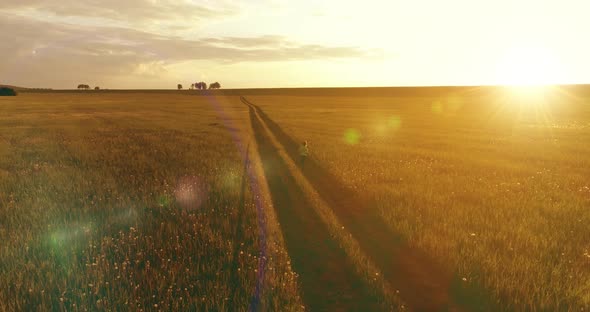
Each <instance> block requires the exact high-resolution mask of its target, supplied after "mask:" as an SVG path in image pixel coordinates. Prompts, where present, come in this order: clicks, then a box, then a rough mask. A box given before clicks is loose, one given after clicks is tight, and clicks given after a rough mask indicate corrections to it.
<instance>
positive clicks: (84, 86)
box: [78, 84, 90, 90]
mask: <svg viewBox="0 0 590 312" xmlns="http://www.w3.org/2000/svg"><path fill="white" fill-rule="evenodd" d="M80 89H84V90H88V89H90V86H89V85H87V84H79V85H78V90H80Z"/></svg>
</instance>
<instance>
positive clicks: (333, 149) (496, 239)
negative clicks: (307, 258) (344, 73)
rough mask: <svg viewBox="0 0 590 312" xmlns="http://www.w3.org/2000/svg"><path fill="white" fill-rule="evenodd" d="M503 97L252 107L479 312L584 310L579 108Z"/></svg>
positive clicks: (583, 103) (589, 261) (277, 100)
mask: <svg viewBox="0 0 590 312" xmlns="http://www.w3.org/2000/svg"><path fill="white" fill-rule="evenodd" d="M501 92H502V91H498V90H486V89H482V90H476V91H475V92H471V93H454V94H447V95H445V96H440V95H428V96H420V94H419V93H418V94H416V95H415V96H411V95H405V96H402V97H397V98H396V97H370V96H356V97H351V96H347V97H338V96H327V97H317V96H314V97H306V96H301V95H299V96H298V95H296V94H291V95H290V96H262V95H257V96H251V97H249V100H251V101H252V102H254V103H256V104H257V105H259V106H260V107H261V109H262V110H264V111H265V112H266V113H267V114H268V115H269V116H270V118H271V119H272V120H274V121H275V122H276V123H277V124H279V125H280V126H281V127H282V128H283V129H284V130H285V131H286V132H287V133H288V134H289V135H291V136H293V137H294V138H296V139H297V140H298V141H302V140H304V139H305V140H308V141H309V142H310V145H311V151H312V153H313V157H315V158H316V159H317V160H318V161H319V162H320V163H322V164H324V165H325V166H326V167H327V168H328V170H329V171H330V172H332V173H333V174H335V175H336V176H338V177H339V179H340V180H341V181H342V182H343V183H344V184H346V185H347V186H348V187H349V188H350V189H351V190H356V191H357V192H362V193H364V196H365V199H366V200H367V201H371V202H374V203H375V212H376V213H378V214H379V215H380V216H381V217H382V218H383V220H385V221H386V223H387V224H388V225H389V227H390V228H391V229H392V231H394V232H396V233H399V234H400V235H401V236H403V237H404V238H405V240H407V241H408V243H409V244H410V245H411V246H414V247H416V248H419V249H421V250H424V251H425V252H427V253H428V254H429V255H431V256H432V257H433V258H435V259H437V260H438V261H439V262H441V263H442V264H443V265H444V266H445V267H446V268H447V269H448V270H449V271H450V272H454V275H455V276H456V280H458V281H460V282H459V285H455V288H457V289H461V290H462V291H461V292H462V293H464V294H469V293H470V292H471V293H472V295H471V296H472V297H474V296H475V294H476V293H477V292H478V291H479V292H482V293H485V294H486V297H489V299H488V300H489V301H488V306H487V308H486V306H481V307H479V308H480V309H482V310H491V309H493V308H492V307H494V306H495V305H496V304H497V305H498V307H499V308H501V309H508V310H511V309H516V310H522V309H527V310H539V309H540V310H580V309H581V308H585V307H588V306H590V297H589V296H588V294H589V293H590V284H589V282H588V281H590V275H589V274H590V270H588V268H589V266H590V258H589V257H588V249H589V248H590V247H589V245H588V241H589V236H588V235H589V234H588V233H589V232H588V231H587V224H588V222H589V221H590V210H588V207H589V205H590V196H589V195H590V194H589V193H588V192H587V188H588V187H590V186H589V184H588V180H587V177H588V176H590V172H589V169H588V168H590V167H589V166H588V165H589V162H590V160H589V159H588V157H587V156H586V155H588V152H589V150H588V149H589V148H590V147H589V146H588V144H587V142H589V139H590V124H589V121H588V120H590V105H589V103H590V102H589V101H588V98H587V97H585V96H578V97H576V95H577V94H573V96H574V97H573V98H572V97H566V96H564V95H554V96H549V95H548V96H547V97H546V98H537V99H534V101H533V103H528V102H531V101H529V100H528V99H524V98H515V97H513V96H512V95H509V94H502V93H501ZM351 133H352V134H353V135H351ZM351 137H352V139H351ZM474 291H475V292H474ZM472 304H473V305H474V306H477V304H478V302H474V303H472Z"/></svg>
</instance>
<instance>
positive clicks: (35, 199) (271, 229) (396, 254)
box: [0, 88, 590, 311]
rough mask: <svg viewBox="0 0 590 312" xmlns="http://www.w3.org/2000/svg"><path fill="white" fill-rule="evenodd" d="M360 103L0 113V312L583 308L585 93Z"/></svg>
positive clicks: (120, 95)
mask: <svg viewBox="0 0 590 312" xmlns="http://www.w3.org/2000/svg"><path fill="white" fill-rule="evenodd" d="M373 91H374V90H363V89H358V90H357V91H345V92H342V94H339V92H338V90H330V91H329V92H328V91H325V92H324V93H322V91H321V90H320V91H317V90H316V91H313V92H307V91H305V90H303V91H302V90H299V91H298V90H280V91H268V92H265V91H248V90H243V91H239V90H238V91H236V90H227V91H224V90H220V91H214V92H207V94H206V95H202V94H199V93H197V92H189V91H182V92H116V91H109V92H86V93H85V92H62V93H60V92H47V93H27V92H23V93H21V94H20V95H19V96H17V97H15V98H10V99H8V98H2V99H0V239H1V240H2V244H1V245H0V284H2V285H7V287H2V288H1V289H0V310H23V309H25V310H31V309H34V310H67V311H71V310H80V311H83V310H86V309H88V310H122V309H123V310H127V309H132V310H147V311H151V310H215V311H234V310H263V311H278V310H281V311H292V310H301V309H304V307H306V308H307V309H309V310H312V311H316V310H320V311H321V310H416V311H431V310H451V311H496V310H508V311H512V310H517V311H521V310H534V311H538V310H543V311H556V310H560V311H561V310H563V311H580V310H582V309H585V308H588V307H590V230H589V228H588V224H590V182H589V180H588V177H590V169H589V168H590V166H589V165H590V160H589V158H588V155H590V145H589V144H588V142H590V96H589V95H588V94H587V92H581V91H579V90H577V91H576V90H574V91H572V90H569V91H568V90H558V89H548V90H543V91H545V92H546V93H545V94H542V96H541V93H539V92H541V91H539V90H536V91H535V92H536V93H531V92H520V91H518V90H508V89H501V88H466V89H452V88H450V89H448V90H446V89H442V90H436V92H434V91H433V92H430V91H428V92H426V91H425V92H422V91H421V89H415V90H413V91H408V90H405V91H403V92H399V94H398V93H396V91H395V90H393V91H390V92H389V91H388V92H387V94H385V93H383V92H381V93H379V92H373ZM240 95H243V96H244V98H241V97H240ZM303 140H307V141H308V142H309V144H310V151H311V156H310V157H309V159H308V160H307V163H306V164H305V166H304V167H303V168H301V167H300V166H299V165H298V164H297V147H298V145H299V144H300V142H301V141H303ZM261 273H262V274H261Z"/></svg>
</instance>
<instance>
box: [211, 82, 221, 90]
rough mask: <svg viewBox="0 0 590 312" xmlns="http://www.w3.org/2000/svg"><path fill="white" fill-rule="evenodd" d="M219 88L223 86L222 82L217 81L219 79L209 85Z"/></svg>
mask: <svg viewBox="0 0 590 312" xmlns="http://www.w3.org/2000/svg"><path fill="white" fill-rule="evenodd" d="M219 88H221V84H219V82H217V81H216V82H214V83H212V84H210V85H209V89H219Z"/></svg>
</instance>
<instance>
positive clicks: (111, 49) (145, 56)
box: [0, 1, 375, 87]
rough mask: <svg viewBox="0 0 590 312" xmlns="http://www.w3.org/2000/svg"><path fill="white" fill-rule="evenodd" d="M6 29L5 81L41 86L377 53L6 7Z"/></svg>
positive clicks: (2, 17)
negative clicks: (178, 68) (181, 68)
mask: <svg viewBox="0 0 590 312" xmlns="http://www.w3.org/2000/svg"><path fill="white" fill-rule="evenodd" d="M28 2H30V3H33V2H34V1H28ZM4 4H5V3H4ZM154 14H155V13H154ZM0 29H1V30H2V31H0V59H1V60H2V62H0V80H5V81H6V80H11V81H14V82H19V83H20V82H21V81H23V82H24V81H30V83H31V84H34V85H36V86H39V87H40V86H42V85H48V84H51V85H52V86H55V85H60V86H69V85H73V84H76V83H79V82H80V81H84V79H89V78H91V79H94V80H105V79H111V78H117V77H123V76H125V75H127V76H130V75H134V76H139V77H143V76H145V77H155V76H157V75H161V74H165V73H166V72H167V70H166V67H167V66H168V65H171V64H177V63H181V62H185V61H195V60H207V61H217V62H219V63H223V64H231V63H240V62H269V61H286V60H313V59H333V58H367V57H372V56H373V54H375V51H370V50H363V49H359V48H355V47H331V46H323V45H315V44H314V45H311V44H302V43H298V42H293V41H290V40H288V38H285V37H282V36H259V37H220V38H203V39H198V40H188V39H186V38H182V37H178V36H169V35H161V34H155V33H150V32H145V31H139V30H134V29H130V28H123V27H102V26H89V25H84V26H83V25H76V24H66V23H50V22H46V21H40V20H37V19H33V18H27V17H23V16H20V15H15V14H8V13H2V12H0ZM26 84H27V85H29V83H26Z"/></svg>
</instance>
